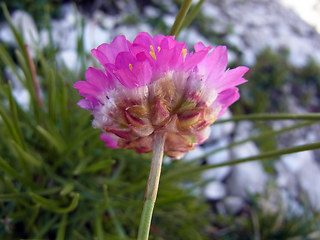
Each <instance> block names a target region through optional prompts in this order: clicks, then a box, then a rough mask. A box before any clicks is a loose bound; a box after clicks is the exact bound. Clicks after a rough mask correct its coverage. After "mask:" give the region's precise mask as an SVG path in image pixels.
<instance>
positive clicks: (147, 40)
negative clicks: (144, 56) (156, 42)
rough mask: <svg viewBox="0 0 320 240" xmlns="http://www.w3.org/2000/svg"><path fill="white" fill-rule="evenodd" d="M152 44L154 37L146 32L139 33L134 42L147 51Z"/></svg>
mask: <svg viewBox="0 0 320 240" xmlns="http://www.w3.org/2000/svg"><path fill="white" fill-rule="evenodd" d="M152 42H153V41H152V37H151V36H150V35H149V34H148V33H146V32H141V33H139V34H138V35H137V37H136V38H135V39H134V40H133V44H136V45H140V46H143V47H145V48H146V49H149V48H150V45H152Z"/></svg>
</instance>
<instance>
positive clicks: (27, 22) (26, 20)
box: [12, 10, 39, 56]
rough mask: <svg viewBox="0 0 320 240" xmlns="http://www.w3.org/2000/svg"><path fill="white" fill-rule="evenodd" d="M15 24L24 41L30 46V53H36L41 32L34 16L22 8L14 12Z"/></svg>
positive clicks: (13, 19) (13, 20)
mask: <svg viewBox="0 0 320 240" xmlns="http://www.w3.org/2000/svg"><path fill="white" fill-rule="evenodd" d="M12 23H13V25H14V26H15V27H16V28H17V29H18V30H19V31H20V32H21V33H22V36H23V39H24V42H25V44H26V45H28V46H29V49H30V54H31V55H32V56H34V55H35V50H36V48H37V47H38V44H39V32H38V29H37V26H36V24H35V23H34V21H33V19H32V17H31V16H30V15H29V14H28V13H26V12H24V11H20V10H16V11H15V12H14V13H13V14H12Z"/></svg>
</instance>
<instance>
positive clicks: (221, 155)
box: [202, 138, 231, 181]
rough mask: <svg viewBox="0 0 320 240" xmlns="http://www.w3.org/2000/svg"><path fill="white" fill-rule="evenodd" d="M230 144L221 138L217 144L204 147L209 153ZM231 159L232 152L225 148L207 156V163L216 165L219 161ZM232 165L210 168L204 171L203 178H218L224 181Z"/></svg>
mask: <svg viewBox="0 0 320 240" xmlns="http://www.w3.org/2000/svg"><path fill="white" fill-rule="evenodd" d="M228 144H229V141H228V140H227V139H226V138H225V139H221V140H220V141H218V142H217V144H214V145H209V146H205V147H204V151H205V153H209V152H211V151H213V150H215V149H217V148H220V147H223V146H226V145H228ZM229 160H230V152H229V150H227V149H226V150H223V151H219V152H217V153H215V154H213V155H210V156H209V157H207V164H209V165H215V164H219V163H224V162H227V161H229ZM230 171H231V167H230V166H225V167H219V168H214V169H209V170H206V171H204V172H203V175H202V176H203V178H204V179H216V180H220V181H222V180H223V179H225V178H226V176H227V175H228V174H229V173H230Z"/></svg>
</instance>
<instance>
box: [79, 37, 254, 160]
mask: <svg viewBox="0 0 320 240" xmlns="http://www.w3.org/2000/svg"><path fill="white" fill-rule="evenodd" d="M194 49H195V52H190V51H189V50H188V49H187V48H186V46H185V43H179V42H177V41H176V40H175V39H174V37H173V36H163V35H158V36H155V37H151V36H150V35H149V34H147V33H139V34H138V36H137V37H136V38H135V39H134V41H133V42H132V43H131V42H130V41H128V40H126V38H125V37H124V36H118V37H116V38H115V39H114V40H113V41H112V43H111V44H106V43H104V44H102V45H100V46H99V47H98V48H97V49H93V50H92V54H93V55H94V56H95V57H96V58H97V59H98V60H99V62H100V63H101V64H102V65H103V67H104V70H101V69H96V68H92V67H90V68H89V69H88V70H87V72H86V80H87V81H78V82H77V83H75V85H74V87H75V88H77V89H79V94H80V95H81V96H82V97H84V99H82V100H80V101H79V103H78V104H79V106H80V107H82V108H85V109H87V110H90V111H92V115H93V116H94V120H93V126H94V127H96V128H100V129H102V131H103V132H104V133H103V134H102V135H101V139H102V140H104V141H105V142H106V145H107V146H108V147H111V148H125V149H131V148H132V149H134V150H135V151H137V152H138V153H143V152H150V151H152V149H151V148H152V137H153V135H154V134H155V133H156V132H159V131H163V132H165V133H166V140H165V152H166V153H167V155H168V156H170V157H173V158H180V157H181V156H183V154H184V153H186V152H188V151H190V150H192V149H193V148H194V147H195V146H197V145H199V144H201V143H202V142H204V141H205V140H206V139H207V138H208V136H209V134H210V128H209V126H210V125H211V124H212V123H213V122H214V121H215V120H216V119H217V118H219V117H220V116H221V115H222V114H223V113H224V112H225V111H226V109H227V108H228V107H229V106H230V105H231V104H232V103H233V102H235V101H236V100H238V98H239V93H238V88H237V87H236V86H237V85H239V84H242V83H244V82H245V81H246V80H245V79H244V78H243V75H244V74H245V73H246V72H247V71H248V68H247V67H237V68H235V69H230V70H226V67H227V50H226V47H225V46H218V47H216V48H215V49H214V50H212V51H211V49H212V48H211V47H205V46H204V45H203V44H202V43H201V42H199V43H197V44H195V46H194Z"/></svg>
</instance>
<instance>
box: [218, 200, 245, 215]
mask: <svg viewBox="0 0 320 240" xmlns="http://www.w3.org/2000/svg"><path fill="white" fill-rule="evenodd" d="M223 202H224V205H225V208H226V209H227V211H228V212H229V213H231V214H237V213H239V212H240V211H241V210H242V208H243V207H244V204H245V202H244V200H243V199H242V198H240V197H236V196H228V197H226V198H225V199H224V201H223Z"/></svg>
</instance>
